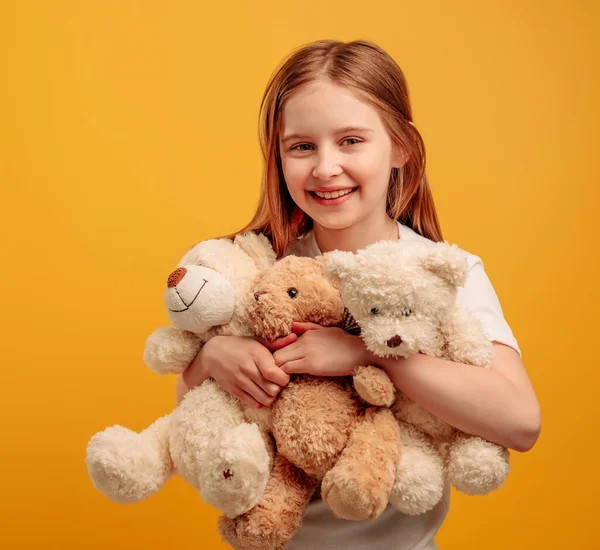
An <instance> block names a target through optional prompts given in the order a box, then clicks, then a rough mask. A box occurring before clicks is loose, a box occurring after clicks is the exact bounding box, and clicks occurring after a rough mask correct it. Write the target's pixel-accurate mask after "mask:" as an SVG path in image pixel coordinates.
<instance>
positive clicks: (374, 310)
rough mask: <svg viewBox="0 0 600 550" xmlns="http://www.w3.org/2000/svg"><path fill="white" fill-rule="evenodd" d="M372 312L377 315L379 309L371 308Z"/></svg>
mask: <svg viewBox="0 0 600 550" xmlns="http://www.w3.org/2000/svg"><path fill="white" fill-rule="evenodd" d="M371 313H372V314H373V315H377V314H378V313H379V309H377V308H376V307H374V308H372V309H371Z"/></svg>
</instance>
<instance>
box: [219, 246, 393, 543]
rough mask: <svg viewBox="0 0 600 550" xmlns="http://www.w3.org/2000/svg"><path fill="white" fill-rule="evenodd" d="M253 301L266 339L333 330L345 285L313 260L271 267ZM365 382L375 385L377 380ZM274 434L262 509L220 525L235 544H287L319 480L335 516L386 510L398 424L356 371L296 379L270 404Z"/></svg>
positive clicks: (341, 309) (360, 516)
mask: <svg viewBox="0 0 600 550" xmlns="http://www.w3.org/2000/svg"><path fill="white" fill-rule="evenodd" d="M254 298H255V302H254V303H253V304H252V305H251V307H250V309H249V317H250V319H251V321H252V323H253V328H254V331H255V332H256V334H258V335H260V336H263V337H264V338H267V339H274V338H276V337H278V336H284V335H286V334H289V333H290V331H291V326H292V322H293V321H304V322H314V323H319V324H321V325H325V326H337V325H340V324H341V322H342V318H343V314H344V307H343V305H342V301H341V299H340V295H339V291H338V290H337V289H336V288H335V287H334V286H333V285H332V284H331V283H330V282H329V281H328V280H327V279H326V278H325V276H324V273H323V267H322V265H321V264H320V263H319V262H317V261H316V260H314V259H310V258H297V257H293V256H288V257H286V258H284V259H282V260H280V261H278V262H277V263H275V265H274V266H273V267H271V268H270V269H269V270H268V271H267V272H265V273H264V274H263V275H262V276H261V277H260V278H259V279H258V280H257V283H256V284H255V285H254ZM372 370H373V371H374V372H375V371H377V369H374V368H373V369H372ZM367 372H368V371H365V374H364V378H365V379H368V375H367V374H366V373H367ZM388 382H389V379H388ZM384 383H385V382H384ZM390 383H391V382H390ZM367 386H369V387H378V381H377V380H375V381H374V382H373V383H372V384H369V383H368V382H367ZM272 431H273V435H274V437H275V441H276V445H277V454H276V456H275V459H274V460H275V464H276V465H277V464H279V465H280V469H278V468H274V469H273V472H272V478H271V481H270V482H269V484H268V485H267V488H266V491H265V494H264V495H263V498H262V499H261V500H260V501H259V503H258V504H257V506H256V507H254V508H253V509H252V510H250V511H249V512H247V513H246V514H243V515H242V516H239V517H237V518H234V519H228V518H222V519H221V521H220V523H219V529H220V532H221V534H222V536H223V538H224V539H225V541H226V542H227V543H229V544H230V545H231V546H232V547H233V548H235V549H237V550H241V549H248V548H250V549H254V550H274V549H279V548H283V547H284V546H285V545H286V544H287V543H288V542H289V540H290V539H291V538H292V536H293V535H294V533H295V532H296V530H297V529H298V528H299V527H300V525H301V522H302V516H303V514H304V510H305V507H306V505H307V504H308V501H309V499H310V497H311V494H312V492H313V490H314V488H315V486H316V485H317V482H318V481H321V494H322V497H323V500H324V501H325V503H326V504H327V505H328V506H329V508H330V509H331V510H332V511H333V512H334V514H335V515H337V516H338V517H342V518H345V519H352V520H359V519H368V518H375V517H377V516H379V515H380V514H381V513H382V512H383V510H384V509H385V507H386V506H387V503H388V500H389V495H390V491H391V489H392V485H393V482H394V480H395V477H396V467H397V464H398V461H399V456H400V435H399V430H398V427H397V423H396V421H395V418H394V416H393V414H392V412H391V411H390V409H388V408H381V407H368V406H367V405H365V403H364V402H363V401H362V400H361V399H360V398H359V396H358V395H357V394H356V392H354V391H353V388H352V380H351V378H350V377H314V376H309V375H295V376H294V377H293V378H292V381H291V382H290V383H289V384H288V386H286V387H285V388H284V389H283V390H282V391H281V392H280V394H279V396H278V398H277V399H276V401H275V403H274V404H273V406H272Z"/></svg>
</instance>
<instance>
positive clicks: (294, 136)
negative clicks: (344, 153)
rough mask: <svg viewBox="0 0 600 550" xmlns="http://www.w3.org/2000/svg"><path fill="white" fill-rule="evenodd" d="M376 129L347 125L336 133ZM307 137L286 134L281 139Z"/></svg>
mask: <svg viewBox="0 0 600 550" xmlns="http://www.w3.org/2000/svg"><path fill="white" fill-rule="evenodd" d="M374 131H375V130H373V129H372V128H366V127H364V126H346V127H345V128H340V129H339V130H336V131H335V132H334V133H335V134H345V133H346V132H362V133H368V132H374ZM304 137H306V135H303V134H297V133H296V134H289V135H287V136H284V137H283V139H282V140H281V141H283V142H285V141H289V140H290V139H299V138H304Z"/></svg>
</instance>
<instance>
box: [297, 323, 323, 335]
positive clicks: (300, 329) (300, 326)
mask: <svg viewBox="0 0 600 550" xmlns="http://www.w3.org/2000/svg"><path fill="white" fill-rule="evenodd" d="M319 328H323V327H322V326H321V325H317V324H316V323H292V332H293V333H294V334H297V335H298V336H300V335H302V334H304V333H305V332H306V331H307V330H316V329H319Z"/></svg>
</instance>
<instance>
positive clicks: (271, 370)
mask: <svg viewBox="0 0 600 550" xmlns="http://www.w3.org/2000/svg"><path fill="white" fill-rule="evenodd" d="M276 353H278V352H276ZM255 362H256V366H257V367H258V370H259V371H260V374H261V376H262V377H263V378H264V379H265V381H268V382H269V383H270V382H272V383H274V384H277V386H279V387H278V388H277V392H276V393H275V394H273V393H271V392H270V391H269V393H271V395H277V393H279V391H280V389H281V387H282V386H287V384H288V382H289V381H290V377H289V376H288V375H287V374H286V373H285V372H283V371H282V370H281V369H280V368H279V367H278V366H277V365H276V364H275V355H273V356H267V357H258V358H256V360H255ZM259 385H261V386H262V384H260V383H259ZM262 387H263V388H264V389H267V388H265V387H264V386H262ZM267 391H268V390H267Z"/></svg>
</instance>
